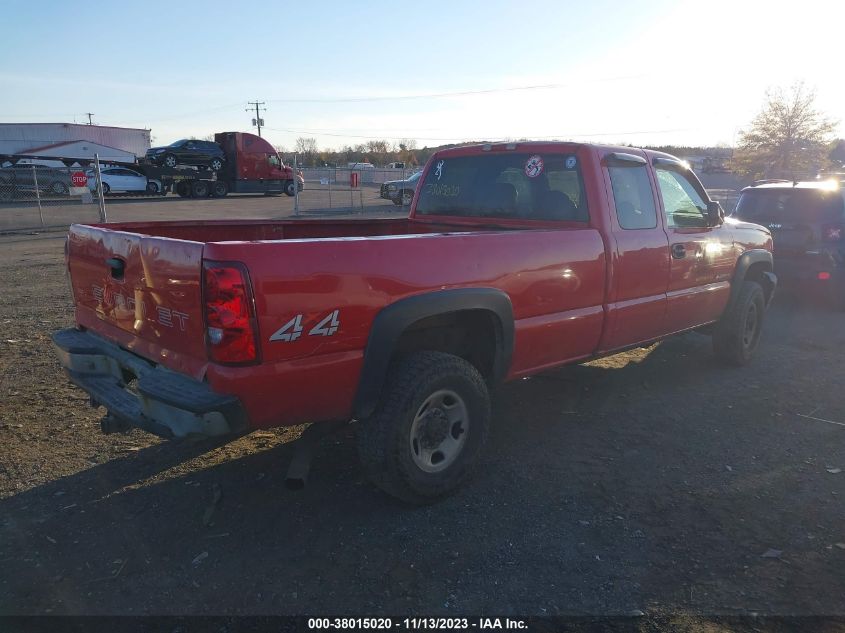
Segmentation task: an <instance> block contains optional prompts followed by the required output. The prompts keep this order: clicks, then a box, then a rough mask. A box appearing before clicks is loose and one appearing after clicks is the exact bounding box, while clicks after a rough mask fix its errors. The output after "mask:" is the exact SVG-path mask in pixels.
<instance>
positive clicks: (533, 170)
mask: <svg viewBox="0 0 845 633" xmlns="http://www.w3.org/2000/svg"><path fill="white" fill-rule="evenodd" d="M542 173H543V159H542V157H541V156H540V155H539V154H534V156H532V157H531V158H529V159H528V160H527V161H526V162H525V175H526V176H528V177H529V178H536V177H537V176H539V175H540V174H542Z"/></svg>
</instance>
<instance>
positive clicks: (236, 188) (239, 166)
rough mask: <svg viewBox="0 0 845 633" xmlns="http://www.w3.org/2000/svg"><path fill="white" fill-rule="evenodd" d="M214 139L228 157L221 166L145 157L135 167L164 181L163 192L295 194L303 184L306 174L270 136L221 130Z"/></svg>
mask: <svg viewBox="0 0 845 633" xmlns="http://www.w3.org/2000/svg"><path fill="white" fill-rule="evenodd" d="M214 141H215V142H216V143H217V144H218V145H220V147H221V148H222V149H223V153H224V155H225V157H226V160H225V161H224V162H223V166H222V168H221V169H219V170H217V171H214V170H212V169H210V168H205V169H204V168H196V167H187V166H175V167H168V166H166V165H157V164H156V163H154V162H152V161H150V160H147V159H143V160H142V161H141V162H139V163H138V164H137V165H134V166H132V168H133V169H136V170H137V171H139V172H141V173H142V174H144V175H145V176H146V177H147V179H148V180H157V181H159V182H161V183H162V185H163V187H162V189H163V191H162V192H163V193H164V192H167V191H173V192H175V193H177V194H179V195H180V196H183V197H194V198H205V197H208V196H215V197H223V196H225V195H226V194H228V193H263V194H274V193H285V194H287V195H289V196H293V195H295V193H296V189H295V187H297V186H298V187H299V190H300V191H301V190H302V188H303V182H302V177H301V175H299V174H295V173H294V170H293V168H291V167H288V166H286V165H285V164H284V163H283V162H282V159H281V157H280V156H279V154H278V153H277V152H276V149H275V148H274V147H273V146H272V145H271V144H270V143H268V142H267V140H265V139H263V138H261V137H260V136H256V135H255V134H249V133H247V132H219V133H217V134H215V135H214Z"/></svg>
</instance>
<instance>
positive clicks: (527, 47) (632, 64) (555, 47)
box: [0, 0, 845, 150]
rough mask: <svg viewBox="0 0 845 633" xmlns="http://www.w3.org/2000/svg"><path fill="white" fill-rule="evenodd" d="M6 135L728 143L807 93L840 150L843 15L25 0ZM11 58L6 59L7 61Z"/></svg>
mask: <svg viewBox="0 0 845 633" xmlns="http://www.w3.org/2000/svg"><path fill="white" fill-rule="evenodd" d="M3 16H4V17H3V20H2V22H0V32H2V34H3V38H2V40H3V42H4V46H3V49H4V50H5V51H6V54H4V55H2V56H0V122H73V121H76V122H87V120H88V119H87V116H86V115H85V113H86V112H93V113H94V116H93V120H94V123H96V124H100V125H116V126H127V127H144V128H149V129H151V130H152V137H153V141H154V144H161V145H163V144H168V143H170V142H172V141H174V140H176V139H179V138H184V137H189V136H196V137H204V136H206V135H208V134H213V133H214V132H220V131H232V130H236V131H250V130H252V131H254V128H252V127H251V119H252V118H253V116H254V113H250V112H247V111H246V108H247V102H249V101H256V100H257V101H264V102H265V103H266V108H267V110H266V112H262V116H263V118H264V120H265V128H264V129H263V130H262V134H263V135H264V136H265V137H267V138H268V139H269V140H270V141H271V142H272V143H274V144H276V145H279V146H282V147H285V148H286V149H289V150H290V149H292V148H293V147H294V144H295V139H296V138H297V137H314V138H316V139H317V143H318V146H319V147H320V148H321V149H322V148H340V147H342V146H344V145H355V144H357V143H362V142H365V141H366V140H368V139H387V140H390V141H395V142H398V141H399V140H400V139H404V138H412V139H415V140H416V141H417V145H418V146H419V147H424V146H435V145H440V144H443V143H450V142H459V141H466V140H498V139H518V138H532V139H544V138H560V139H572V140H580V141H591V142H600V143H626V144H633V145H660V144H675V145H687V146H692V145H717V144H721V145H733V144H735V143H736V142H737V140H738V134H739V132H740V130H741V129H743V128H744V127H747V125H748V124H749V122H750V121H751V119H752V118H753V117H754V115H755V114H756V113H757V112H758V111H759V110H760V109H761V107H762V105H763V103H764V101H765V94H766V90H767V89H771V88H776V87H788V86H790V85H791V84H793V83H794V82H796V81H803V82H804V83H805V85H806V86H807V87H809V88H811V89H813V90H815V92H816V96H817V106H818V108H819V109H820V110H822V111H823V112H824V113H825V114H826V115H828V116H829V117H830V118H832V119H834V120H836V121H839V122H841V123H840V126H839V136H845V80H843V62H842V55H841V50H842V46H843V44H845V2H842V0H828V1H817V0H804V1H802V2H795V1H792V2H777V1H771V0H770V1H768V2H757V1H756V0H706V1H704V0H701V1H699V2H685V1H682V0H674V1H666V0H641V1H636V2H635V1H628V2H623V1H622V0H618V1H610V0H579V1H577V2H572V1H562V0H559V1H549V2H546V1H541V0H533V1H532V0H529V1H528V2H514V1H513V0H509V1H500V0H486V1H483V2H482V1H476V2H471V1H464V0H451V1H448V2H441V1H439V0H428V1H425V2H421V3H420V2H407V3H399V2H396V1H395V0H393V1H392V2H380V1H371V2H365V1H359V2H349V1H345V2H341V1H338V2H335V1H333V0H322V1H321V2H302V1H301V2H284V3H282V2H273V3H261V2H253V3H235V2H218V1H216V0H207V1H205V2H187V1H180V2H178V3H177V2H172V1H171V2H159V1H158V0H147V1H145V2H142V3H97V4H96V5H91V6H86V5H84V4H81V3H71V2H54V1H52V0H39V2H32V3H22V2H15V3H11V4H8V5H6V6H4V10H3ZM9 51H14V54H10V53H9Z"/></svg>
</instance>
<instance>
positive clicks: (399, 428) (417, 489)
mask: <svg viewBox="0 0 845 633" xmlns="http://www.w3.org/2000/svg"><path fill="white" fill-rule="evenodd" d="M389 376H390V378H389V379H388V381H387V384H386V385H385V389H384V392H383V394H382V398H381V401H380V402H379V405H378V407H377V409H376V411H375V413H374V414H373V415H372V416H371V417H369V418H367V419H365V420H361V421H360V422H359V423H358V433H357V435H358V438H357V439H358V455H359V457H360V460H361V464H362V465H363V467H364V471H365V472H366V474H367V477H368V478H369V479H370V480H371V481H372V482H373V483H374V484H375V485H376V486H378V487H379V488H381V489H382V490H384V491H385V492H387V493H388V494H389V495H391V496H394V497H396V498H398V499H400V500H402V501H404V502H406V503H410V504H413V505H423V504H427V503H432V502H434V501H437V500H438V499H439V498H441V497H444V496H446V495H448V494H450V493H452V492H454V491H455V490H456V489H457V488H458V486H459V485H460V484H461V483H462V482H463V481H464V479H465V478H466V477H467V476H468V475H469V473H470V472H471V470H472V467H473V466H474V465H475V463H476V461H477V459H478V456H479V454H480V453H481V449H482V448H483V447H484V444H485V442H486V440H487V435H488V432H489V428H490V395H489V393H488V391H487V385H486V384H485V382H484V379H483V378H482V377H481V374H480V373H479V372H478V370H477V369H476V368H475V367H473V366H472V365H471V364H469V363H468V362H467V361H465V360H463V359H462V358H459V357H457V356H453V355H452V354H445V353H442V352H418V353H415V354H412V355H410V356H407V357H405V358H404V359H401V360H399V361H397V362H396V363H394V365H393V366H392V367H391V371H390V373H389ZM439 394H451V395H446V396H443V395H439ZM437 398H441V399H442V400H441V401H439V402H440V404H431V405H430V404H429V403H431V402H435V401H436V399H437ZM432 399H435V400H432ZM450 399H451V402H452V404H448V402H449V400H450ZM424 405H425V406H424ZM456 406H457V407H459V408H458V409H457V415H454V412H453V417H450V414H449V413H447V411H449V410H452V409H454V408H455V407H456ZM417 438H420V439H417ZM438 440H439V442H440V443H439V444H438V443H437V442H438ZM421 442H422V443H423V444H422V445H421ZM425 443H428V444H429V446H425ZM447 444H448V445H449V446H451V447H452V448H449V456H448V457H444V454H443V453H442V452H441V453H440V455H441V457H440V459H439V461H435V457H436V455H437V454H438V452H439V449H440V448H441V447H444V446H446V445H447ZM456 445H457V447H455V446H456ZM444 450H445V449H444ZM426 451H428V452H429V453H430V458H426V457H425V452H426ZM421 453H422V454H421ZM423 462H425V466H426V467H427V468H428V469H429V470H428V471H426V470H424V469H423V465H421V464H423Z"/></svg>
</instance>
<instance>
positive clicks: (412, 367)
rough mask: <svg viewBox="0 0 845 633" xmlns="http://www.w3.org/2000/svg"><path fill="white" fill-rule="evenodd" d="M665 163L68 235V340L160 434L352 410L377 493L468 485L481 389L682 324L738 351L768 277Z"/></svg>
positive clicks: (742, 228) (484, 177)
mask: <svg viewBox="0 0 845 633" xmlns="http://www.w3.org/2000/svg"><path fill="white" fill-rule="evenodd" d="M771 251H772V239H771V234H770V233H769V231H768V230H767V229H765V228H763V227H761V226H758V225H755V224H750V223H747V222H742V221H739V220H733V219H731V218H728V219H725V217H724V213H723V211H722V209H721V207H720V206H719V204H718V203H716V202H713V201H711V200H710V199H709V197H708V195H707V193H706V192H705V190H704V188H703V187H702V186H701V183H700V182H699V180H698V179H697V178H696V177H695V175H694V174H693V173H692V172H691V171H690V169H689V167H688V165H686V164H685V163H683V162H681V161H679V160H678V159H676V158H674V157H672V156H669V155H667V154H663V153H659V152H653V151H645V150H638V149H633V148H630V147H607V146H595V145H584V144H572V143H523V142H520V143H509V144H504V143H503V144H494V145H480V146H471V147H460V148H453V149H449V150H445V151H442V152H439V153H437V154H435V155H434V156H433V157H432V158H431V160H430V161H429V162H428V164H427V166H426V168H425V171H424V173H423V176H422V182H421V184H420V186H419V187H418V188H417V192H416V194H415V197H414V201H413V203H412V206H411V213H410V217H408V218H405V219H385V220H382V219H378V220H374V219H363V220H350V221H339V220H326V221H263V220H262V221H212V222H179V221H176V222H149V223H125V224H108V225H74V226H72V227H71V229H70V233H69V236H68V241H67V266H68V269H69V272H70V279H71V285H72V289H73V295H74V299H75V302H76V327H75V328H71V329H67V330H62V331H60V332H57V333H55V334H54V336H53V340H54V343H55V346H56V349H57V351H58V354H59V357H60V359H61V362H62V364H63V365H64V367H65V368H66V370H67V373H68V375H69V376H70V378H71V380H72V381H73V382H75V383H76V384H77V385H79V386H80V387H82V388H83V389H84V390H86V391H87V392H88V393H89V394H90V395H91V397H92V400H93V401H94V402H95V403H99V404H100V405H102V406H104V407H106V408H107V409H108V410H109V416H110V419H111V420H118V421H120V423H121V424H123V425H125V426H129V425H131V426H136V427H140V428H143V429H146V430H148V431H151V432H153V433H156V434H159V435H162V436H165V437H173V436H177V437H178V436H185V435H188V434H192V433H200V434H207V435H219V434H226V433H232V432H236V431H242V430H245V429H255V428H264V427H272V426H279V425H293V424H300V423H303V422H321V421H348V420H356V421H357V425H358V427H359V428H358V431H357V437H358V444H359V455H360V458H361V460H362V462H363V464H364V467H365V469H366V471H367V473H368V475H369V476H370V478H371V479H372V480H373V481H374V482H375V483H376V484H377V485H379V486H380V487H381V488H383V489H384V490H386V491H388V492H389V493H390V494H392V495H395V496H396V497H399V498H401V499H404V500H406V501H409V502H413V503H425V502H429V501H431V500H433V499H436V498H438V497H440V496H441V495H444V494H447V493H449V492H450V491H452V490H454V489H455V488H456V487H457V486H458V485H459V483H460V482H461V481H462V480H463V479H464V477H465V476H466V474H467V473H468V472H469V470H470V468H471V467H472V465H473V464H474V463H475V462H476V461H477V458H478V454H479V452H480V450H481V448H482V446H483V444H484V442H485V438H486V436H487V432H488V428H489V420H490V406H491V405H490V392H491V390H492V389H494V388H495V387H496V385H497V384H499V383H500V382H501V381H505V380H513V379H517V378H521V377H524V376H529V375H531V374H535V373H537V372H541V371H543V370H545V369H549V368H552V367H557V366H560V365H564V364H567V363H577V362H582V361H585V360H589V359H592V358H596V357H599V356H603V355H608V354H612V353H614V352H618V351H620V350H624V349H626V348H631V347H635V346H641V345H646V344H649V343H651V342H654V341H657V340H660V339H662V338H665V337H667V336H670V335H672V334H676V333H679V332H686V331H689V330H699V331H703V332H707V333H709V334H712V337H713V344H714V349H715V352H716V354H717V355H718V356H719V357H720V358H722V359H724V360H725V361H727V362H729V363H733V364H740V365H741V364H745V363H747V362H748V361H749V360H750V359H751V356H752V354H753V352H754V351H755V349H756V348H757V344H758V341H759V337H760V332H761V328H762V325H763V316H764V312H765V310H766V307H767V306H768V304H769V302H770V301H771V298H772V296H773V293H774V291H775V287H776V284H777V279H776V277H775V276H774V274H773V273H772V269H773V266H772V252H771Z"/></svg>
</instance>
